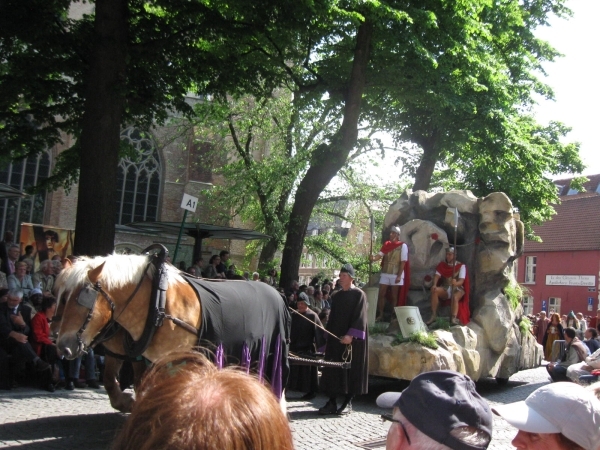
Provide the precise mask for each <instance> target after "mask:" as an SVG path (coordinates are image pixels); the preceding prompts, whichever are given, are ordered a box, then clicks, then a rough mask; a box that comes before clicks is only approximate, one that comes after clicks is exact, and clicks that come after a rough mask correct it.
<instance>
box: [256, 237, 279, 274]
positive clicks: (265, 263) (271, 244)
mask: <svg viewBox="0 0 600 450" xmlns="http://www.w3.org/2000/svg"><path fill="white" fill-rule="evenodd" d="M278 247H279V243H278V242H277V239H275V238H271V239H269V240H268V241H267V243H266V244H265V245H263V248H262V250H261V251H260V256H259V257H258V270H267V269H268V268H269V266H270V263H271V261H273V258H274V257H275V252H277V248H278Z"/></svg>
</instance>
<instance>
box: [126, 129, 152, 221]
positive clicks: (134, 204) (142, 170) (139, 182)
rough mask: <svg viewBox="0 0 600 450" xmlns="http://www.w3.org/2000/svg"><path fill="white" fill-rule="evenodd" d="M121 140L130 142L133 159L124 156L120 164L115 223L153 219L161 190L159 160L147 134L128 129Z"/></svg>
mask: <svg viewBox="0 0 600 450" xmlns="http://www.w3.org/2000/svg"><path fill="white" fill-rule="evenodd" d="M121 139H122V140H124V141H126V142H127V143H129V144H130V145H131V146H132V147H133V148H134V149H135V152H136V156H137V157H136V158H135V159H130V158H129V157H125V158H123V159H121V161H120V163H119V173H118V175H117V223H118V224H120V225H125V224H128V223H131V222H139V221H144V220H156V219H157V218H158V195H159V189H160V160H159V157H158V151H157V150H156V146H155V145H154V142H153V141H152V138H151V137H150V135H149V134H148V133H142V132H140V130H138V129H136V128H127V129H126V130H124V131H123V132H122V133H121Z"/></svg>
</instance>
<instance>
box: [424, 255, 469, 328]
mask: <svg viewBox="0 0 600 450" xmlns="http://www.w3.org/2000/svg"><path fill="white" fill-rule="evenodd" d="M455 257H456V252H455V249H454V247H448V250H446V260H445V261H442V262H441V263H439V264H438V265H437V267H436V269H435V277H434V278H433V286H431V297H430V299H431V318H430V319H429V321H428V322H426V324H427V325H431V324H432V323H433V322H435V320H436V319H437V310H438V306H439V303H440V300H442V301H443V300H448V299H451V300H452V301H451V305H450V310H451V313H452V317H451V319H450V320H451V324H452V325H460V324H463V325H466V324H467V323H469V320H470V317H471V312H470V311H469V276H468V274H467V266H466V265H465V264H463V263H461V262H459V261H456V260H455Z"/></svg>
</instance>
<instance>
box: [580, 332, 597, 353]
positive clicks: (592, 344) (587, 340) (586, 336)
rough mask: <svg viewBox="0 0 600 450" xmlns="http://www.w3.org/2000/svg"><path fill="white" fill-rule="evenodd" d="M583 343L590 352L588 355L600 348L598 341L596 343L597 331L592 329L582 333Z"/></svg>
mask: <svg viewBox="0 0 600 450" xmlns="http://www.w3.org/2000/svg"><path fill="white" fill-rule="evenodd" d="M583 343H584V344H585V345H587V347H588V348H589V350H590V355H591V354H592V353H594V352H595V351H596V350H598V349H599V348H600V341H598V331H597V330H594V329H593V328H588V329H587V330H585V332H584V333H583Z"/></svg>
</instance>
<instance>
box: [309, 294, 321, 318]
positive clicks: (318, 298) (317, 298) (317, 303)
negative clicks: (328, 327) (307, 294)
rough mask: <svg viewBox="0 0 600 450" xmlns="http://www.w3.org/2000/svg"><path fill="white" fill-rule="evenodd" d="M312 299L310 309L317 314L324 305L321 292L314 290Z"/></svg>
mask: <svg viewBox="0 0 600 450" xmlns="http://www.w3.org/2000/svg"><path fill="white" fill-rule="evenodd" d="M313 299H314V301H313V304H312V306H311V308H310V309H312V310H313V311H314V312H316V313H317V314H319V313H320V312H321V311H323V309H324V308H323V307H324V305H325V304H324V302H323V293H322V292H321V291H319V290H316V291H315V294H314V295H313Z"/></svg>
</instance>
